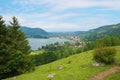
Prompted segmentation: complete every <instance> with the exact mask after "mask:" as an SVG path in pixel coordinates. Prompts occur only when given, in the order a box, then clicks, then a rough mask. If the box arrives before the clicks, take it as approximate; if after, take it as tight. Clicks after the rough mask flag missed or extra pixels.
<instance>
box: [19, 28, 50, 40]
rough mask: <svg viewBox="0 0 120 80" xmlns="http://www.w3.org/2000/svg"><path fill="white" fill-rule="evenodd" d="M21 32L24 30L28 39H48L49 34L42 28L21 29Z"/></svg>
mask: <svg viewBox="0 0 120 80" xmlns="http://www.w3.org/2000/svg"><path fill="white" fill-rule="evenodd" d="M20 30H22V31H23V32H24V33H25V34H26V36H27V37H32V38H48V35H49V33H48V32H46V31H45V30H43V29H41V28H29V27H25V26H23V27H21V28H20Z"/></svg>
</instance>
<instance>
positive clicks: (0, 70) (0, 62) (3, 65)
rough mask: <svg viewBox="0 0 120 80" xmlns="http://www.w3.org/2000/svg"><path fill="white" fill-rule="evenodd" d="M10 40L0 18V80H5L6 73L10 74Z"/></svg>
mask: <svg viewBox="0 0 120 80" xmlns="http://www.w3.org/2000/svg"><path fill="white" fill-rule="evenodd" d="M10 42H11V41H10V38H9V37H8V29H7V27H6V25H5V23H4V20H3V19H2V17H1V16H0V80H1V79H2V78H5V77H6V75H7V73H10V72H11V70H10V68H9V59H10V57H11V56H10V54H9V52H10V48H11V47H10V46H9V43H10Z"/></svg>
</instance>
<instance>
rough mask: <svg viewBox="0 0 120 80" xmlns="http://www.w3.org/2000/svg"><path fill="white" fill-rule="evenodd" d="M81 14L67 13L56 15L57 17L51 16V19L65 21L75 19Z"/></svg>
mask: <svg viewBox="0 0 120 80" xmlns="http://www.w3.org/2000/svg"><path fill="white" fill-rule="evenodd" d="M79 15H80V14H78V13H65V14H60V15H55V16H51V17H49V19H50V20H61V19H62V20H63V19H66V18H70V17H75V16H79Z"/></svg>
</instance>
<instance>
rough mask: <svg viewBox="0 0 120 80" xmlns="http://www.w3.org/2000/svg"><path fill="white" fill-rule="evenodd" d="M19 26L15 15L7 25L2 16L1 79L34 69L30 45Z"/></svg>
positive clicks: (0, 28) (0, 29) (0, 23)
mask: <svg viewBox="0 0 120 80" xmlns="http://www.w3.org/2000/svg"><path fill="white" fill-rule="evenodd" d="M19 28H20V25H19V23H18V21H17V18H15V17H13V19H12V22H10V25H9V26H7V27H6V25H5V24H4V21H3V20H2V18H1V17H0V43H1V45H0V79H2V78H6V77H10V76H15V75H18V74H21V73H24V72H26V71H30V70H33V69H34V68H33V66H34V65H33V63H32V60H31V58H30V56H29V53H30V51H31V50H30V46H29V45H28V41H27V38H26V37H25V35H24V33H23V32H22V31H20V30H19Z"/></svg>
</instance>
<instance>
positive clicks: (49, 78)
mask: <svg viewBox="0 0 120 80" xmlns="http://www.w3.org/2000/svg"><path fill="white" fill-rule="evenodd" d="M55 75H56V74H55V73H52V74H49V75H48V76H47V78H48V80H52V79H53V78H54V76H55Z"/></svg>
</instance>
